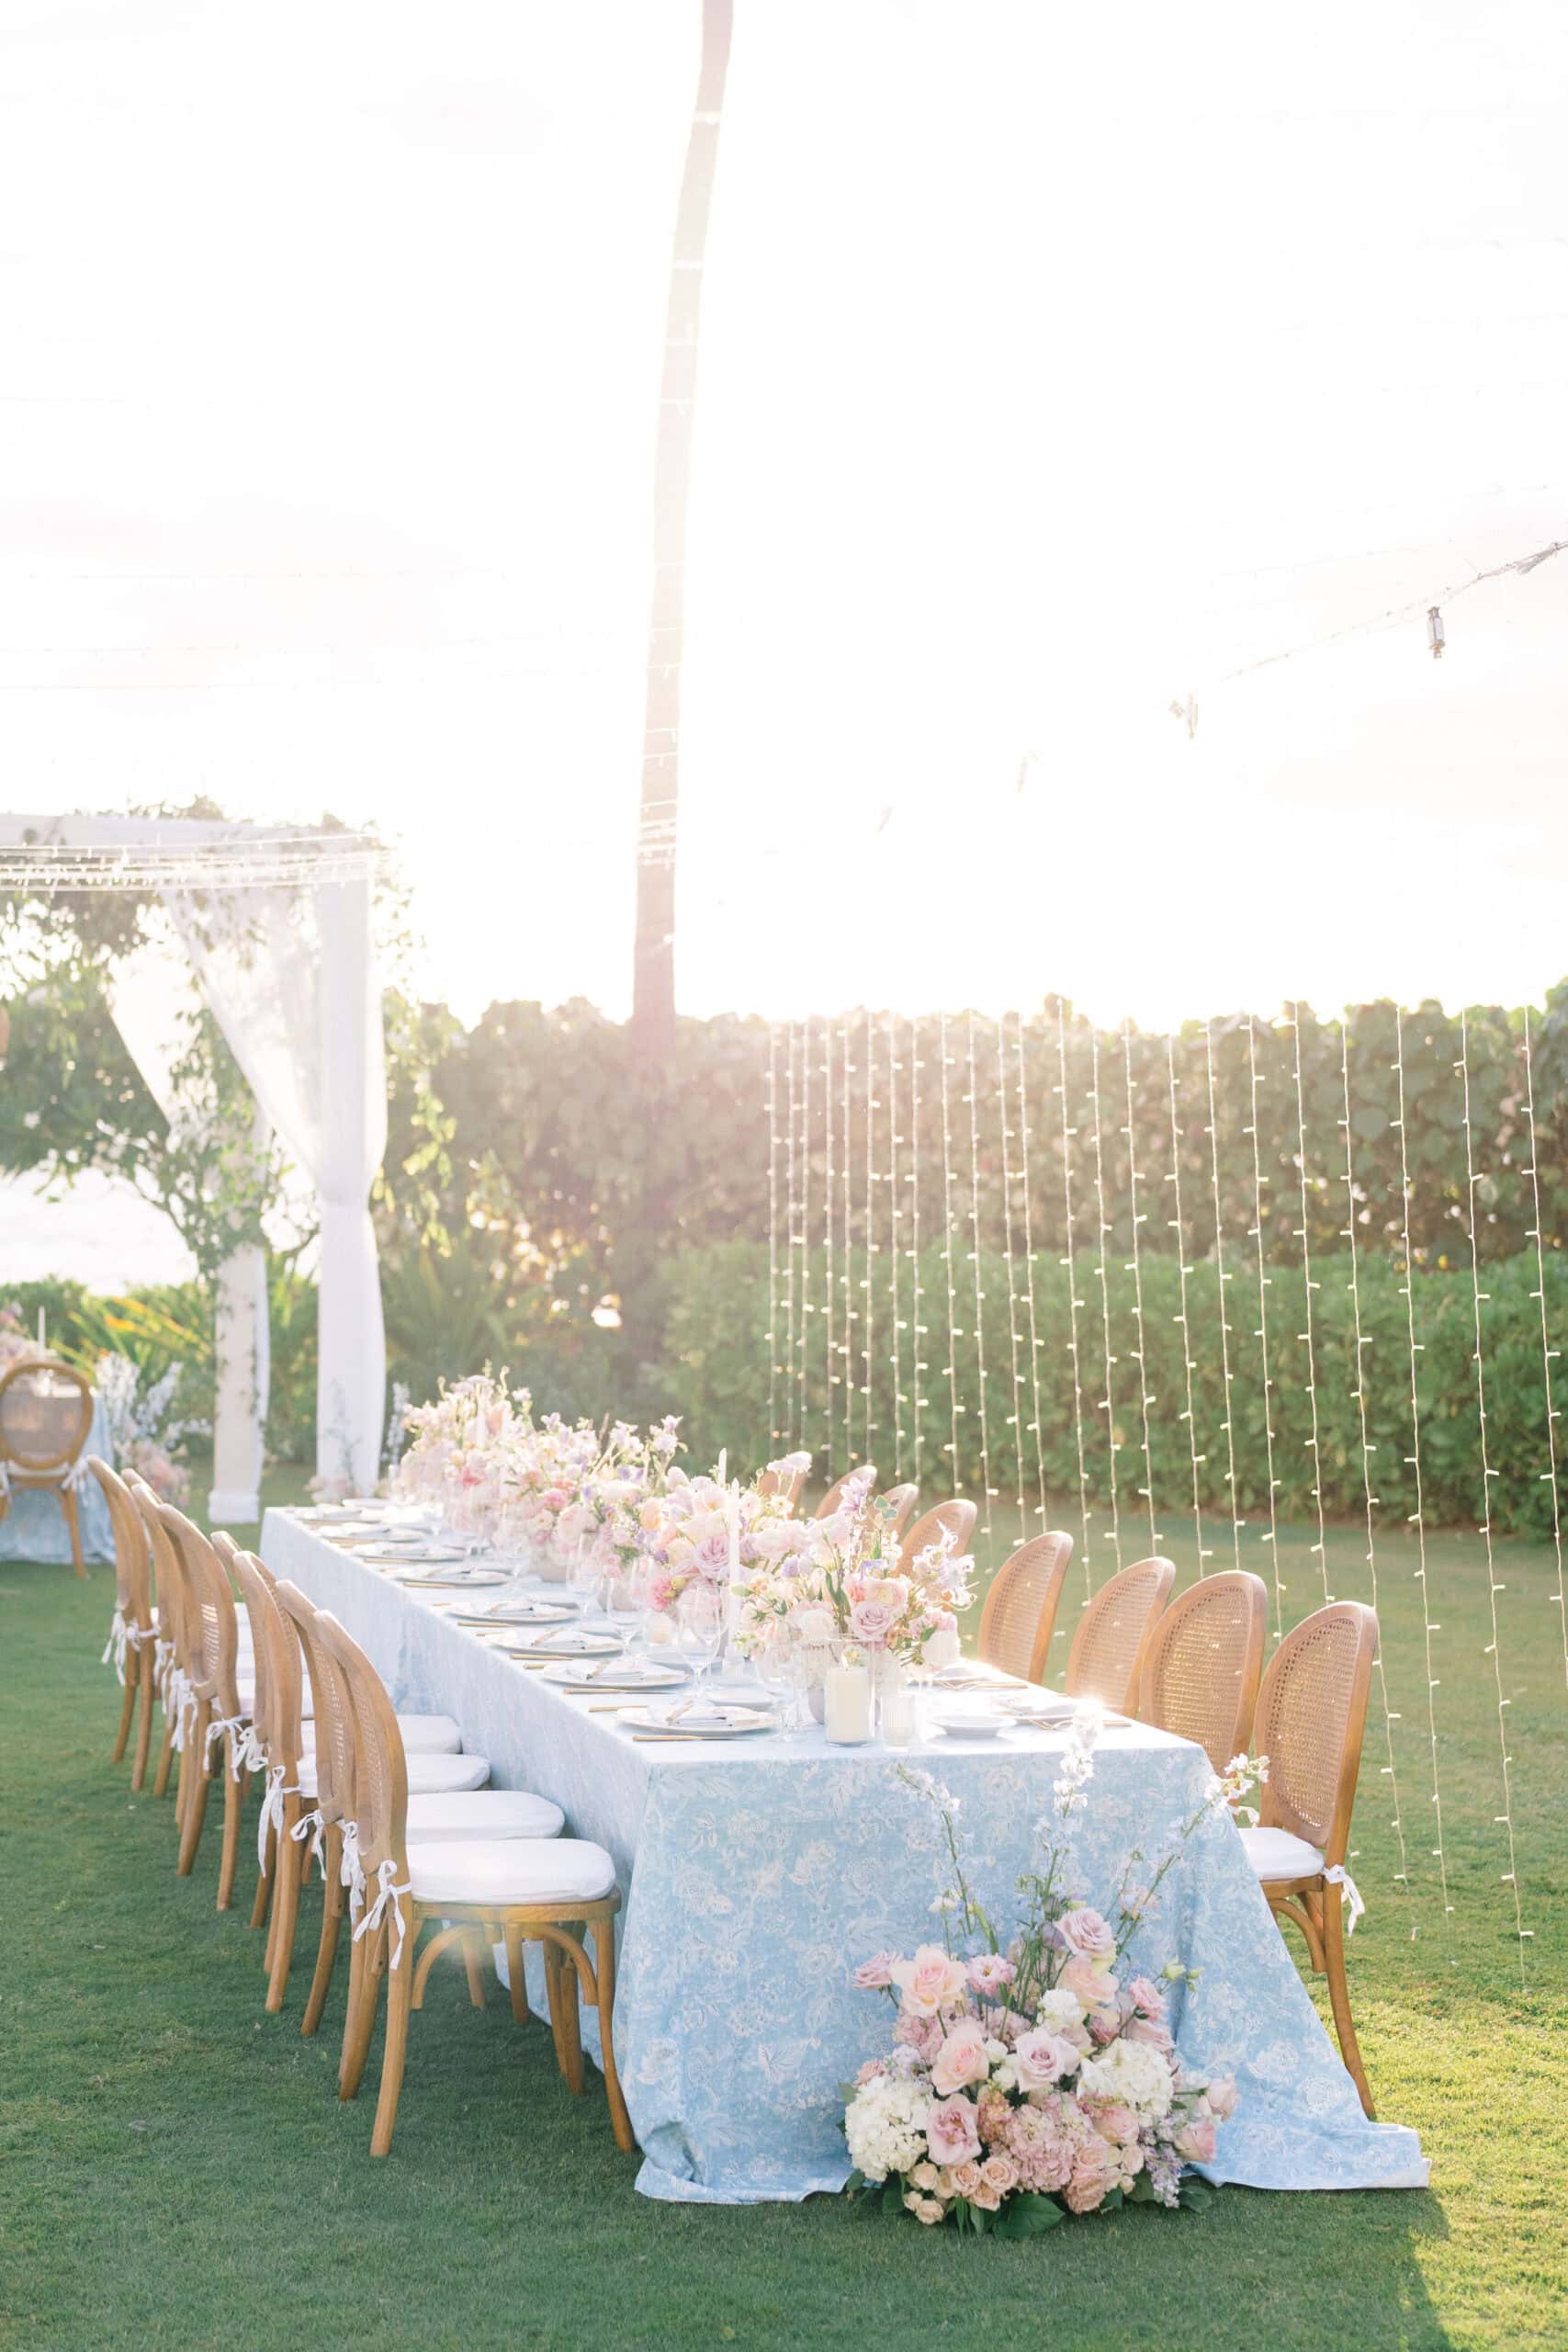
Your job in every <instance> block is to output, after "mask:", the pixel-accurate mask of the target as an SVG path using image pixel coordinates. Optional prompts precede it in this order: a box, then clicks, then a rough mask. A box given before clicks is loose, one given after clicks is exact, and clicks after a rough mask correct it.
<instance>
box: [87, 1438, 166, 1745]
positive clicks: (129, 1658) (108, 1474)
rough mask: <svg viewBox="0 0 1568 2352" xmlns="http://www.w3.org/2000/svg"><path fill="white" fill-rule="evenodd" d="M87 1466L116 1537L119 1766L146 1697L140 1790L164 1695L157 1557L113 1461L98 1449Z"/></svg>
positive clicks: (113, 1650)
mask: <svg viewBox="0 0 1568 2352" xmlns="http://www.w3.org/2000/svg"><path fill="white" fill-rule="evenodd" d="M87 1467H88V1469H89V1470H90V1471H91V1472H92V1474H93V1476H94V1477H95V1478H96V1480H97V1482H98V1484H99V1486H100V1487H102V1488H103V1493H104V1500H105V1501H106V1502H107V1505H108V1510H109V1528H110V1531H111V1532H112V1534H113V1536H114V1583H115V1601H114V1618H113V1621H112V1623H110V1626H109V1646H108V1648H107V1650H106V1651H105V1652H104V1657H105V1660H106V1662H107V1660H108V1659H109V1658H111V1657H112V1658H113V1659H114V1664H115V1671H116V1672H117V1673H118V1676H119V1679H120V1680H121V1681H122V1682H123V1683H124V1685H125V1698H124V1701H123V1702H122V1704H121V1706H120V1711H119V1729H118V1732H117V1733H116V1735H115V1743H114V1758H113V1760H114V1762H115V1763H117V1764H118V1762H119V1761H120V1759H121V1758H122V1757H123V1756H124V1754H125V1751H126V1747H127V1746H128V1745H129V1743H130V1730H131V1725H132V1724H133V1723H134V1722H135V1719H136V1708H137V1702H138V1701H140V1702H141V1730H140V1731H139V1732H138V1733H137V1736H136V1757H135V1761H134V1762H133V1764H132V1766H131V1770H130V1785H131V1787H132V1788H133V1789H140V1788H141V1784H142V1782H143V1781H144V1780H145V1779H146V1777H147V1758H148V1753H149V1750H150V1748H151V1747H152V1702H153V1700H154V1699H155V1698H156V1697H157V1695H158V1693H157V1639H158V1629H157V1624H156V1622H155V1620H154V1618H153V1614H152V1555H151V1552H150V1550H149V1548H148V1542H147V1530H146V1527H145V1526H144V1525H143V1523H142V1519H141V1512H140V1511H139V1510H137V1508H136V1503H135V1498H133V1496H132V1495H131V1492H130V1488H129V1487H127V1486H126V1484H125V1482H124V1480H123V1479H122V1478H121V1477H120V1476H118V1473H117V1472H116V1471H114V1470H111V1469H110V1467H109V1465H108V1464H107V1462H100V1461H99V1459H98V1457H97V1455H96V1453H93V1454H89V1455H88V1457H87Z"/></svg>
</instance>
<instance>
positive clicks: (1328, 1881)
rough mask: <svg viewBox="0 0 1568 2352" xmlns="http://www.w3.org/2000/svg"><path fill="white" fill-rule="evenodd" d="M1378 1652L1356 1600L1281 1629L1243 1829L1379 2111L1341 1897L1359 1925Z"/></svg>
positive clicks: (1365, 2103) (1260, 1717)
mask: <svg viewBox="0 0 1568 2352" xmlns="http://www.w3.org/2000/svg"><path fill="white" fill-rule="evenodd" d="M1377 1650H1378V1621H1377V1616H1376V1613H1375V1611H1372V1610H1371V1609H1369V1608H1368V1607H1367V1606H1366V1604H1365V1602H1363V1601H1359V1600H1336V1601H1335V1602H1333V1603H1332V1604H1331V1606H1330V1607H1328V1608H1327V1609H1320V1610H1319V1611H1317V1613H1316V1615H1315V1616H1312V1617H1308V1618H1305V1619H1303V1622H1302V1623H1301V1624H1299V1625H1298V1626H1297V1627H1296V1628H1295V1630H1294V1632H1293V1633H1290V1634H1286V1636H1285V1638H1284V1640H1283V1641H1282V1642H1281V1643H1280V1646H1279V1648H1278V1649H1277V1650H1276V1651H1275V1653H1274V1655H1273V1657H1271V1658H1270V1659H1269V1670H1268V1672H1267V1673H1266V1674H1265V1675H1264V1677H1263V1687H1262V1689H1261V1690H1260V1691H1259V1692H1258V1712H1257V1715H1256V1717H1255V1719H1254V1724H1253V1734H1252V1736H1253V1744H1254V1747H1255V1749H1256V1751H1257V1753H1258V1755H1260V1756H1266V1757H1267V1758H1269V1778H1268V1781H1267V1782H1266V1783H1265V1785H1264V1789H1263V1792H1262V1798H1261V1802H1260V1804H1259V1806H1258V1815H1259V1818H1258V1826H1257V1827H1256V1828H1255V1829H1244V1830H1243V1831H1242V1833H1241V1842H1242V1844H1243V1845H1244V1846H1245V1847H1246V1849H1247V1860H1248V1861H1250V1862H1251V1864H1252V1867H1253V1869H1254V1870H1255V1871H1257V1873H1258V1879H1259V1882H1260V1883H1261V1884H1262V1888H1263V1892H1264V1894H1266V1895H1267V1897H1268V1899H1269V1909H1270V1910H1271V1911H1272V1912H1273V1914H1274V1917H1275V1918H1276V1919H1277V1920H1280V1922H1281V1923H1282V1922H1283V1921H1284V1920H1286V1919H1290V1920H1292V1921H1293V1923H1294V1924H1295V1926H1296V1927H1298V1928H1300V1929H1301V1931H1302V1934H1303V1937H1304V1938H1305V1939H1306V1947H1307V1951H1308V1953H1309V1955H1310V1957H1311V1960H1312V1964H1313V1967H1314V1969H1315V1970H1316V1972H1317V1973H1318V1974H1319V1975H1320V1976H1325V1977H1326V1978H1327V1979H1328V1998H1329V2004H1330V2007H1332V2009H1333V2011H1334V2030H1335V2032H1336V2033H1337V2035H1338V2037H1339V2054H1340V2056H1341V2057H1342V2058H1343V2059H1344V2061H1345V2065H1346V2068H1347V2071H1348V2074H1349V2075H1350V2077H1351V2080H1352V2081H1353V2082H1354V2084H1355V2086H1356V2088H1357V2090H1358V2092H1359V2094H1360V2100H1361V2105H1362V2107H1363V2108H1364V2109H1365V2110H1366V2112H1367V2114H1368V2115H1369V2116H1373V2115H1375V2113H1376V2109H1374V2108H1373V2106H1372V2095H1371V2090H1370V2089H1369V2088H1368V2086H1367V2072H1366V2068H1365V2066H1364V2065H1363V2064H1362V2063H1361V2049H1360V2044H1359V2041H1357V2039H1356V2029H1355V2026H1354V2024H1353V2023H1352V2021H1351V2017H1350V1989H1349V1986H1348V1983H1347V1982H1346V1977H1345V1935H1346V1928H1345V1921H1344V1916H1343V1902H1344V1897H1345V1895H1346V1894H1347V1892H1348V1895H1349V1899H1350V1924H1351V1926H1352V1927H1353V1926H1354V1925H1355V1922H1356V1919H1357V1917H1359V1912H1360V1908H1361V1901H1360V1897H1359V1894H1357V1893H1356V1889H1355V1886H1354V1884H1353V1883H1352V1882H1351V1880H1350V1879H1349V1878H1348V1876H1347V1874H1346V1871H1345V1855H1346V1851H1347V1849H1348V1845H1349V1842H1350V1814H1351V1810H1352V1808H1353V1806H1354V1804H1355V1802H1356V1780H1357V1776H1358V1774H1359V1771H1360V1767H1361V1739H1362V1735H1363V1734H1364V1732H1365V1730H1366V1723H1367V1695H1368V1692H1369V1691H1371V1681H1372V1664H1373V1661H1374V1659H1375V1658H1376V1657H1377Z"/></svg>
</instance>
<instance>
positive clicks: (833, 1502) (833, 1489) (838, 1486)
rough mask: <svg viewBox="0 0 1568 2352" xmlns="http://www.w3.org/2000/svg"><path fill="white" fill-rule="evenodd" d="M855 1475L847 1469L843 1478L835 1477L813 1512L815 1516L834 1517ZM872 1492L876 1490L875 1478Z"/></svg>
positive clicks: (872, 1483) (821, 1517)
mask: <svg viewBox="0 0 1568 2352" xmlns="http://www.w3.org/2000/svg"><path fill="white" fill-rule="evenodd" d="M854 1475H855V1474H854V1472H853V1471H852V1470H846V1471H845V1473H844V1475H843V1476H842V1477H841V1478H835V1479H834V1481H833V1483H832V1485H831V1486H830V1487H829V1489H828V1491H827V1493H826V1494H825V1495H824V1496H823V1498H822V1499H821V1501H820V1502H819V1503H818V1506H817V1509H816V1510H815V1511H814V1512H813V1514H812V1516H813V1518H815V1519H830V1518H831V1517H832V1515H833V1513H834V1512H835V1511H836V1510H838V1508H839V1505H840V1503H841V1502H842V1500H843V1498H844V1488H845V1487H847V1486H848V1485H849V1483H850V1480H851V1479H852V1477H853V1476H854ZM871 1492H872V1493H873V1494H874V1493H875V1492H876V1481H875V1479H873V1480H872V1482H871Z"/></svg>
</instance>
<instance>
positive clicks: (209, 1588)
mask: <svg viewBox="0 0 1568 2352" xmlns="http://www.w3.org/2000/svg"><path fill="white" fill-rule="evenodd" d="M158 1516H159V1518H160V1519H161V1520H162V1521H163V1522H164V1526H165V1527H166V1528H167V1530H168V1532H169V1536H170V1540H171V1542H172V1544H173V1545H174V1548H175V1552H176V1553H177V1554H178V1555H179V1557H180V1560H181V1561H182V1563H183V1565H184V1567H185V1572H186V1607H187V1617H186V1636H187V1640H188V1642H189V1645H190V1649H191V1663H190V1666H189V1667H188V1668H187V1669H186V1670H187V1672H188V1673H189V1675H190V1680H191V1688H192V1690H193V1691H195V1693H196V1699H197V1705H196V1711H195V1716H194V1728H193V1732H192V1735H191V1737H192V1739H193V1740H194V1741H195V1753H194V1754H193V1755H187V1758H186V1762H187V1764H188V1765H190V1766H193V1767H194V1770H195V1773H196V1781H195V1785H194V1787H193V1789H192V1792H191V1800H190V1811H189V1813H188V1815H187V1816H186V1828H185V1838H184V1841H183V1844H182V1848H181V1863H180V1868H181V1871H182V1874H183V1873H185V1872H188V1871H189V1870H190V1869H191V1867H192V1865H193V1864H194V1862H195V1860H196V1855H197V1847H198V1846H199V1845H200V1843H201V1831H202V1825H203V1823H204V1821H205V1820H206V1817H207V1792H208V1788H209V1783H210V1781H211V1778H212V1774H213V1770H214V1763H213V1759H214V1757H216V1758H217V1770H220V1772H221V1773H222V1775H223V1849H222V1855H221V1858H220V1862H219V1867H218V1908H219V1910H220V1911H227V1909H228V1908H229V1905H230V1904H231V1902H232V1900H233V1895H234V1872H235V1869H236V1867H237V1866H238V1863H239V1859H240V1821H241V1816H242V1815H243V1809H244V1796H245V1789H246V1786H247V1784H248V1781H249V1770H248V1766H247V1761H246V1758H247V1756H248V1753H249V1733H250V1713H251V1705H252V1702H253V1699H254V1691H253V1690H252V1689H251V1688H250V1687H249V1686H248V1685H247V1687H246V1688H245V1690H244V1691H242V1690H241V1687H240V1681H239V1654H240V1627H239V1619H238V1615H237V1613H236V1611H235V1607H234V1594H233V1589H232V1588H231V1585H230V1582H229V1578H228V1577H227V1575H226V1574H225V1572H224V1569H223V1566H222V1564H221V1562H220V1559H219V1557H218V1555H217V1553H216V1552H214V1550H213V1548H212V1545H211V1544H210V1543H209V1540H208V1538H207V1537H206V1536H205V1535H204V1534H203V1533H202V1532H201V1530H200V1528H199V1527H197V1526H196V1525H195V1523H194V1522H193V1521H190V1520H188V1519H187V1518H186V1515H185V1513H184V1511H182V1510H175V1506H174V1504H173V1503H160V1504H159V1506H158ZM187 1745H188V1743H187Z"/></svg>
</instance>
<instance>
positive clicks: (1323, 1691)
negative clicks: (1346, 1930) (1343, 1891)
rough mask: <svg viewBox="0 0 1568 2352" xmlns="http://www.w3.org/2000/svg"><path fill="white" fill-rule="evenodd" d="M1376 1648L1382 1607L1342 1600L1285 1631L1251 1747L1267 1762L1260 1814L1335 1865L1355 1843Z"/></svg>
mask: <svg viewBox="0 0 1568 2352" xmlns="http://www.w3.org/2000/svg"><path fill="white" fill-rule="evenodd" d="M1377 1650H1378V1621H1377V1613H1376V1611H1374V1610H1371V1609H1369V1608H1368V1607H1367V1605H1366V1603H1365V1602H1364V1601H1360V1600H1336V1601H1334V1602H1332V1603H1331V1604H1330V1606H1329V1607H1328V1608H1326V1609H1320V1610H1318V1611H1317V1612H1316V1614H1315V1615H1314V1616H1312V1617H1307V1618H1304V1619H1303V1622H1302V1623H1301V1624H1299V1625H1298V1626H1296V1627H1295V1629H1294V1630H1293V1632H1292V1633H1289V1634H1286V1636H1285V1638H1284V1640H1283V1641H1282V1642H1281V1643H1280V1646H1279V1648H1278V1649H1277V1650H1276V1651H1275V1653H1274V1655H1273V1657H1271V1658H1270V1659H1269V1667H1268V1671H1267V1672H1266V1673H1265V1675H1264V1677H1263V1687H1262V1689H1261V1690H1260V1691H1259V1692H1258V1712H1257V1715H1256V1718H1255V1721H1254V1726H1253V1735H1252V1737H1253V1746H1254V1748H1255V1750H1256V1752H1257V1753H1258V1755H1260V1756H1267V1758H1269V1779H1268V1781H1267V1783H1266V1785H1265V1787H1264V1789H1263V1792H1262V1795H1261V1798H1260V1800H1259V1805H1258V1814H1259V1819H1260V1820H1261V1822H1262V1825H1263V1826H1264V1827H1265V1828H1269V1829H1288V1830H1290V1831H1291V1833H1292V1836H1294V1837H1297V1838H1305V1839H1306V1841H1307V1843H1308V1844H1309V1845H1311V1846H1315V1847H1316V1848H1317V1849H1318V1850H1319V1851H1320V1853H1321V1854H1322V1855H1323V1858H1324V1860H1325V1864H1326V1866H1327V1867H1328V1868H1329V1869H1331V1870H1332V1869H1334V1868H1335V1867H1336V1866H1337V1864H1339V1863H1341V1862H1343V1861H1344V1860H1345V1853H1346V1849H1347V1847H1348V1844H1349V1839H1350V1811H1351V1807H1352V1806H1353V1805H1354V1804H1355V1802H1356V1778H1357V1775H1358V1773H1359V1770H1360V1766H1361V1739H1362V1735H1363V1733H1364V1731H1365V1729H1366V1722H1367V1697H1368V1693H1369V1691H1371V1681H1372V1665H1373V1661H1374V1660H1375V1658H1376V1657H1377Z"/></svg>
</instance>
